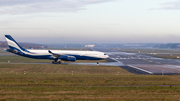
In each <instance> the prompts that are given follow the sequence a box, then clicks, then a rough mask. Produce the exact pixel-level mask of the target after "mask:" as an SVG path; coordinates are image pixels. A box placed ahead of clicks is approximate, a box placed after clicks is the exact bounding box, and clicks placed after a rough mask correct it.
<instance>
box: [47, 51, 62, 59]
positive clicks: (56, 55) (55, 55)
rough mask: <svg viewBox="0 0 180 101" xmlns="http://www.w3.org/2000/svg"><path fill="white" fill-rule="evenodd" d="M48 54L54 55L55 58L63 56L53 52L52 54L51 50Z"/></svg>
mask: <svg viewBox="0 0 180 101" xmlns="http://www.w3.org/2000/svg"><path fill="white" fill-rule="evenodd" d="M48 52H49V53H50V54H52V55H53V57H54V58H59V57H60V56H62V55H60V54H56V53H53V52H51V51H50V50H48Z"/></svg>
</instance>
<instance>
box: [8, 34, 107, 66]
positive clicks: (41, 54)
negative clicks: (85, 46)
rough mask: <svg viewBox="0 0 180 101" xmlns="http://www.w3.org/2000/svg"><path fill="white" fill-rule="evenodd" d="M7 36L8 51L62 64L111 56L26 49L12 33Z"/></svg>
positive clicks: (94, 53) (87, 52)
mask: <svg viewBox="0 0 180 101" xmlns="http://www.w3.org/2000/svg"><path fill="white" fill-rule="evenodd" d="M5 37H6V40H7V43H8V46H9V49H7V50H6V51H8V52H11V53H14V54H17V55H20V56H24V57H28V58H34V59H50V60H53V61H52V63H53V64H61V60H63V61H76V60H102V59H106V58H108V57H109V56H108V55H106V54H105V53H103V52H98V51H76V50H34V49H24V48H23V47H21V46H20V45H19V44H18V43H17V42H16V41H15V40H14V39H13V38H12V37H11V36H10V35H5Z"/></svg>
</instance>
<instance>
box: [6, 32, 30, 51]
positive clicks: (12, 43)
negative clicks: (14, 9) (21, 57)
mask: <svg viewBox="0 0 180 101" xmlns="http://www.w3.org/2000/svg"><path fill="white" fill-rule="evenodd" d="M5 37H6V41H7V43H8V46H9V48H10V49H11V50H17V51H20V52H22V51H26V52H28V51H27V50H26V49H24V48H22V47H21V46H20V45H19V44H18V43H17V42H16V41H15V40H14V39H13V38H12V37H11V35H5Z"/></svg>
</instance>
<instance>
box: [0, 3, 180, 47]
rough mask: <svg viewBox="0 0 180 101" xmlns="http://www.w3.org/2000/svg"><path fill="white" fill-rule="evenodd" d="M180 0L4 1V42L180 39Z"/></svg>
mask: <svg viewBox="0 0 180 101" xmlns="http://www.w3.org/2000/svg"><path fill="white" fill-rule="evenodd" d="M179 10H180V0H158V1H157V0H150V1H144V0H136V1H134V0H73V1H72V0H60V1H59V0H51V1H49V0H31V1H29V0H8V1H4V0H0V16H1V19H0V30H1V35H0V41H5V37H4V35H6V34H8V35H12V36H13V38H14V39H15V40H16V41H17V42H29V43H40V44H42V43H46V44H47V43H180V40H179V38H180V30H179V25H180V20H179V19H180V15H179Z"/></svg>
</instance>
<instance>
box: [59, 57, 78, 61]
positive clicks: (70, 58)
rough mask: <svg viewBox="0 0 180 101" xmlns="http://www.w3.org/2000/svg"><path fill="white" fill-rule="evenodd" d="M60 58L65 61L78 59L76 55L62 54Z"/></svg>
mask: <svg viewBox="0 0 180 101" xmlns="http://www.w3.org/2000/svg"><path fill="white" fill-rule="evenodd" d="M59 59H61V60H63V61H76V58H75V57H74V56H60V57H59Z"/></svg>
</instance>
